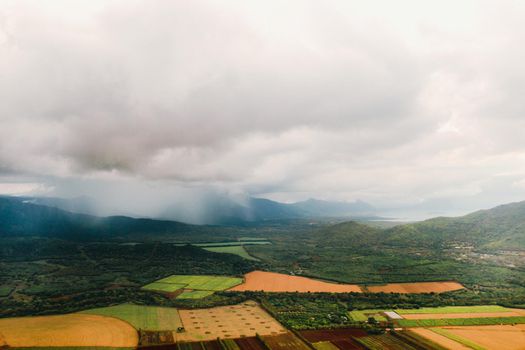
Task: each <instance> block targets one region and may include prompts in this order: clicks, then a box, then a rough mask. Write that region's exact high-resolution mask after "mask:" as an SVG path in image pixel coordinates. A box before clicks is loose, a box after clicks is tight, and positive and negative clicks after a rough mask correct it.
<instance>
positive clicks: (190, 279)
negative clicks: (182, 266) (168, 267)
mask: <svg viewBox="0 0 525 350" xmlns="http://www.w3.org/2000/svg"><path fill="white" fill-rule="evenodd" d="M154 283H165V284H176V285H185V287H184V288H185V289H192V290H211V291H221V290H225V289H229V288H232V287H234V286H236V285H238V284H241V283H242V278H239V277H227V276H202V275H172V276H169V277H166V278H163V279H160V280H158V281H156V282H154Z"/></svg>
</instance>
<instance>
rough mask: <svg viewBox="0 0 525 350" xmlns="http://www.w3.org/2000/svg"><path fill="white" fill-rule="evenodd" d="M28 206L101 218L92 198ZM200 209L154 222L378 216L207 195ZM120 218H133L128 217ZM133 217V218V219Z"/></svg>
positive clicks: (359, 207)
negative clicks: (47, 207)
mask: <svg viewBox="0 0 525 350" xmlns="http://www.w3.org/2000/svg"><path fill="white" fill-rule="evenodd" d="M26 200H27V201H28V202H29V203H33V204H40V205H45V206H49V207H55V208H59V209H63V210H66V211H70V212H74V213H80V214H89V215H101V213H100V212H99V211H97V203H96V201H95V200H94V199H92V198H89V197H78V198H72V199H63V198H52V197H34V198H26ZM200 202H201V203H202V204H201V205H199V206H196V207H194V206H191V205H181V204H177V205H172V206H168V207H167V208H166V209H165V210H164V212H162V213H160V214H159V215H158V216H154V217H152V218H155V219H161V220H174V221H180V222H187V223H190V224H201V225H202V224H204V225H242V224H245V223H250V222H258V221H268V220H285V219H304V218H321V217H327V218H334V217H339V218H362V217H372V216H375V214H376V212H377V210H376V209H375V208H374V207H373V206H371V205H370V204H368V203H365V202H363V201H360V200H357V201H355V202H332V201H323V200H318V199H308V200H306V201H302V202H296V203H281V202H277V201H273V200H270V199H265V198H255V197H247V198H241V199H235V198H231V197H228V196H221V195H208V196H206V197H204V198H201V199H200ZM119 215H125V216H130V215H129V214H128V213H119ZM132 216H133V215H132Z"/></svg>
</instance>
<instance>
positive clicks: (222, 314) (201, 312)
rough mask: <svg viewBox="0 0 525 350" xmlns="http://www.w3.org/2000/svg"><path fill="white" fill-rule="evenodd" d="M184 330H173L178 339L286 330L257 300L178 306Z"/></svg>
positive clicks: (209, 338) (191, 339)
mask: <svg viewBox="0 0 525 350" xmlns="http://www.w3.org/2000/svg"><path fill="white" fill-rule="evenodd" d="M179 315H180V318H181V320H182V324H183V325H184V329H185V332H182V333H177V332H173V337H174V338H175V340H176V341H178V342H181V341H182V342H193V341H202V340H214V339H217V337H220V338H226V339H233V338H241V337H251V336H255V334H256V333H258V334H260V335H278V334H282V333H286V329H285V328H284V327H283V326H281V324H280V323H279V322H277V321H276V320H275V319H274V318H273V317H272V316H270V315H269V314H268V313H267V312H266V311H264V310H263V309H262V308H261V307H260V306H259V305H258V304H257V303H255V302H250V301H248V302H245V303H242V304H238V305H231V306H220V307H213V308H208V309H195V310H179Z"/></svg>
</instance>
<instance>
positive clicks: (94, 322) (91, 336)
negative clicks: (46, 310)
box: [0, 314, 138, 348]
mask: <svg viewBox="0 0 525 350" xmlns="http://www.w3.org/2000/svg"><path fill="white" fill-rule="evenodd" d="M0 334H2V336H3V338H4V340H3V341H4V343H6V344H7V345H8V346H9V347H12V348H16V347H27V348H29V347H62V348H66V347H67V348H72V347H119V348H134V347H135V346H136V345H137V344H138V334H137V331H136V330H135V329H134V328H133V327H132V326H131V325H130V324H128V323H127V322H124V321H122V320H119V319H117V318H113V317H106V316H100V315H89V314H67V315H59V316H37V317H17V318H4V319H0Z"/></svg>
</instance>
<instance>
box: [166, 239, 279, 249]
mask: <svg viewBox="0 0 525 350" xmlns="http://www.w3.org/2000/svg"><path fill="white" fill-rule="evenodd" d="M187 244H190V245H193V246H196V247H200V248H204V247H234V246H240V245H265V244H272V242H270V241H266V240H252V241H232V242H203V243H174V245H175V246H184V245H187Z"/></svg>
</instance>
